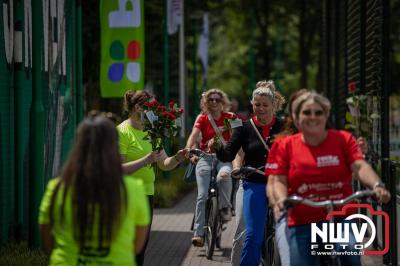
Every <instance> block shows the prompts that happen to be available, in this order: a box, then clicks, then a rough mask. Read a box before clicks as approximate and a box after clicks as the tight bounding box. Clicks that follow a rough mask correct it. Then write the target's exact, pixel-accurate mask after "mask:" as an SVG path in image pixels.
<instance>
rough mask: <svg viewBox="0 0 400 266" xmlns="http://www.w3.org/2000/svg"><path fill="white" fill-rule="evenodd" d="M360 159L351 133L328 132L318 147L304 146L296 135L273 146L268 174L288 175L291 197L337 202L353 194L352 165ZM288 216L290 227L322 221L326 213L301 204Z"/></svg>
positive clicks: (324, 210)
mask: <svg viewBox="0 0 400 266" xmlns="http://www.w3.org/2000/svg"><path fill="white" fill-rule="evenodd" d="M360 159H363V155H362V153H361V151H360V149H359V146H358V144H357V142H356V140H355V139H354V137H353V136H352V135H351V134H350V133H349V132H346V131H338V130H332V129H329V130H328V134H327V137H326V139H325V140H324V141H323V142H322V143H321V144H319V145H318V146H310V145H308V144H306V143H304V142H303V140H302V138H301V133H297V134H295V135H293V136H289V137H286V138H283V139H280V140H279V141H277V142H276V143H274V144H273V145H272V147H271V152H270V154H269V156H268V160H267V164H266V174H267V175H270V174H274V175H285V176H287V181H288V195H289V196H290V195H293V194H296V195H299V196H301V197H305V198H310V199H311V200H314V201H323V200H327V199H331V200H336V199H342V198H345V197H347V196H349V195H351V194H352V186H351V181H352V173H351V169H350V166H351V164H352V163H353V162H354V161H356V160H360ZM340 209H341V208H340ZM288 214H289V215H288V225H289V226H295V225H302V224H309V223H312V222H319V221H323V220H325V218H326V214H327V211H326V208H313V207H308V206H305V205H303V204H298V205H297V206H295V207H293V208H291V209H289V213H288Z"/></svg>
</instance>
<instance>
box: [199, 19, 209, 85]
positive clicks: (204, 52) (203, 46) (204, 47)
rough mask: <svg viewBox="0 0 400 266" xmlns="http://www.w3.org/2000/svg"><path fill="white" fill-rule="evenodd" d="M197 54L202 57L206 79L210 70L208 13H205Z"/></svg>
mask: <svg viewBox="0 0 400 266" xmlns="http://www.w3.org/2000/svg"><path fill="white" fill-rule="evenodd" d="M197 56H198V57H200V60H201V63H202V64H203V70H204V77H203V78H204V79H206V77H207V70H208V13H205V14H204V16H203V32H202V33H201V37H200V41H199V46H198V47H197Z"/></svg>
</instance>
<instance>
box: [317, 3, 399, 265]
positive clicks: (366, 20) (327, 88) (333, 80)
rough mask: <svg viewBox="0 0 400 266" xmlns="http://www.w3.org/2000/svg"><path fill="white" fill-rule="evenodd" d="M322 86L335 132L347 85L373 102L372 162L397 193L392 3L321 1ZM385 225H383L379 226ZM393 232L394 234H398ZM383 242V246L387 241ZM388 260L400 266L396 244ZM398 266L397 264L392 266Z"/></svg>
mask: <svg viewBox="0 0 400 266" xmlns="http://www.w3.org/2000/svg"><path fill="white" fill-rule="evenodd" d="M322 7H323V10H322V20H321V25H322V32H321V43H322V58H321V59H322V61H321V62H322V66H321V67H322V68H321V73H322V84H323V89H324V92H325V93H326V95H327V96H328V97H329V98H330V99H331V101H332V106H333V110H332V111H333V118H334V122H335V126H336V127H338V128H342V127H343V125H344V121H345V113H346V109H347V106H346V102H345V100H346V97H347V96H348V92H347V85H348V84H349V83H350V82H355V83H356V85H357V89H358V91H357V92H358V93H361V94H365V95H367V96H369V97H368V102H367V106H368V110H367V113H368V114H372V113H376V114H379V115H380V117H379V119H374V120H372V121H373V122H372V123H370V130H369V132H372V134H370V136H369V139H368V143H369V150H370V151H369V153H368V160H369V161H370V162H371V164H372V165H373V166H374V167H375V168H376V169H377V170H379V174H380V175H381V177H382V179H383V181H384V182H385V183H386V184H388V185H389V186H390V189H392V191H393V192H392V194H393V195H394V194H396V193H395V189H394V187H395V180H392V179H393V178H394V177H392V179H391V177H390V171H389V170H390V169H389V160H388V158H389V143H390V142H389V138H390V135H389V108H388V106H389V95H390V85H389V82H388V80H390V71H389V68H388V65H389V60H390V57H389V49H390V40H389V29H388V25H390V23H389V22H390V19H391V17H390V16H389V15H390V14H389V10H390V1H389V0H368V1H364V0H335V1H333V0H324V1H322ZM395 205H396V201H395V200H394V201H391V202H390V204H388V205H386V206H384V210H386V211H387V212H388V213H389V216H390V217H394V218H392V220H391V225H390V226H391V227H393V228H394V227H395V225H396V223H398V222H397V220H396V218H395V215H394V213H395V211H396V206H395ZM380 225H382V224H380ZM393 228H392V231H391V232H395V230H394V229H393ZM378 238H379V239H378V242H380V243H384V242H383V241H384V239H383V236H382V235H379V237H378ZM390 245H391V246H390V248H389V250H390V252H389V253H388V254H386V255H385V256H384V263H385V265H392V264H390V263H396V261H397V258H396V256H398V254H397V253H396V246H395V241H392V242H391V244H390ZM393 265H394V264H393Z"/></svg>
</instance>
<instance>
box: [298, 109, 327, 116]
mask: <svg viewBox="0 0 400 266" xmlns="http://www.w3.org/2000/svg"><path fill="white" fill-rule="evenodd" d="M301 113H302V114H303V115H305V116H311V114H314V116H317V117H319V116H323V115H324V114H325V112H324V111H322V110H315V111H312V110H310V109H307V110H304V111H302V112H301Z"/></svg>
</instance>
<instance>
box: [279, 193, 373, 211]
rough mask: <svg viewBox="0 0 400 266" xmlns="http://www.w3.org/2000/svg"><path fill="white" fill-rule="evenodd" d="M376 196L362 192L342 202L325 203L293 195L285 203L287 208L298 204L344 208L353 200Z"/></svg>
mask: <svg viewBox="0 0 400 266" xmlns="http://www.w3.org/2000/svg"><path fill="white" fill-rule="evenodd" d="M373 195H375V192H373V191H372V190H361V191H357V192H355V193H353V194H352V195H350V196H348V197H347V198H344V199H341V200H324V201H312V200H310V199H307V198H303V197H300V196H297V195H293V196H290V197H288V198H287V199H286V200H285V202H284V205H285V208H286V209H288V208H291V207H294V206H295V205H297V204H300V203H301V204H305V205H307V206H311V207H315V208H318V207H331V206H342V205H345V204H346V203H349V202H351V201H353V200H356V199H361V198H367V197H371V196H373Z"/></svg>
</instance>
